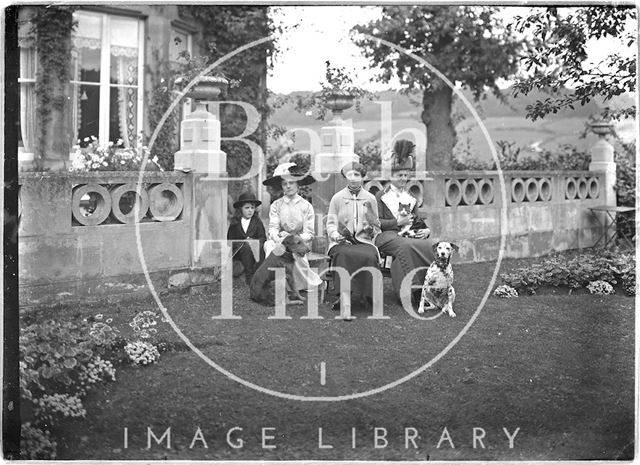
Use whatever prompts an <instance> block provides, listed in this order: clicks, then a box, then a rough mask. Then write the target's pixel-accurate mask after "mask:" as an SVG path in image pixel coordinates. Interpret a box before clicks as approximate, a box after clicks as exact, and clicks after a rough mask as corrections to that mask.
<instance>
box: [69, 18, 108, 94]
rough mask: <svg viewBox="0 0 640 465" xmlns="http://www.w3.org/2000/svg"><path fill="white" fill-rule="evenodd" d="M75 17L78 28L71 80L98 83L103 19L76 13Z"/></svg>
mask: <svg viewBox="0 0 640 465" xmlns="http://www.w3.org/2000/svg"><path fill="white" fill-rule="evenodd" d="M74 16H75V17H76V20H77V21H78V26H77V28H76V32H75V34H74V36H73V49H74V50H73V56H72V63H71V64H72V70H73V75H72V76H71V79H72V80H74V81H84V82H96V83H98V82H100V53H101V50H102V27H103V25H102V18H101V17H100V16H95V15H92V14H88V13H83V12H76V13H75V14H74Z"/></svg>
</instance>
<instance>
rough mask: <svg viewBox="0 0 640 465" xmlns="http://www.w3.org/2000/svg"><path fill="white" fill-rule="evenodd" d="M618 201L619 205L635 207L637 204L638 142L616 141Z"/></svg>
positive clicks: (615, 158) (615, 159)
mask: <svg viewBox="0 0 640 465" xmlns="http://www.w3.org/2000/svg"><path fill="white" fill-rule="evenodd" d="M615 148H616V150H615V152H614V161H615V163H616V184H615V186H614V189H615V190H616V200H617V203H618V205H626V206H631V207H634V206H635V204H636V142H635V141H633V142H629V143H625V142H623V141H621V140H620V139H617V140H616V144H615Z"/></svg>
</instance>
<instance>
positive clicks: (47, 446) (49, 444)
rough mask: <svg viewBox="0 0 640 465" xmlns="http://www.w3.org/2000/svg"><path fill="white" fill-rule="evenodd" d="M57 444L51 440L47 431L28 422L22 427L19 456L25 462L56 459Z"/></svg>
mask: <svg viewBox="0 0 640 465" xmlns="http://www.w3.org/2000/svg"><path fill="white" fill-rule="evenodd" d="M57 446H58V444H57V443H56V442H55V441H52V440H51V433H50V432H49V430H44V431H43V430H42V429H40V428H38V427H36V426H33V425H32V424H31V423H30V422H27V423H25V424H23V425H22V428H21V438H20V455H21V458H22V459H23V460H24V459H27V460H38V459H40V460H47V459H55V458H56V447H57Z"/></svg>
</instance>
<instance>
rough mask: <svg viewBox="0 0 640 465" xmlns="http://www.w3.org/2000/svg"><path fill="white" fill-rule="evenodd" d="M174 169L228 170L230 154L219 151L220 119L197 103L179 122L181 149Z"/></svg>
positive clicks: (198, 170)
mask: <svg viewBox="0 0 640 465" xmlns="http://www.w3.org/2000/svg"><path fill="white" fill-rule="evenodd" d="M174 169H176V170H181V171H194V172H196V173H208V174H209V175H210V176H214V177H215V176H219V175H220V174H225V175H226V173H227V156H226V154H225V153H224V152H223V151H222V150H220V120H218V118H217V117H216V115H214V114H213V113H209V112H208V111H207V109H206V108H205V104H204V102H198V103H197V106H196V109H195V111H193V112H191V113H190V114H189V115H187V116H186V117H185V119H184V120H183V121H182V122H181V123H180V150H179V151H177V152H176V153H175V155H174Z"/></svg>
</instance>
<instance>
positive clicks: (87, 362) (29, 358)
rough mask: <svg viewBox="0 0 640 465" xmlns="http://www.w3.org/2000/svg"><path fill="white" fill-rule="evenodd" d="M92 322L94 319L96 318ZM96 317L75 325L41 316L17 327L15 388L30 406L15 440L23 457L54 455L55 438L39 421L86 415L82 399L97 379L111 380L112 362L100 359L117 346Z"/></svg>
mask: <svg viewBox="0 0 640 465" xmlns="http://www.w3.org/2000/svg"><path fill="white" fill-rule="evenodd" d="M96 320H98V321H96ZM102 320H103V316H102V315H96V317H95V318H93V317H92V318H91V321H87V320H84V321H82V322H80V323H79V324H75V323H71V322H60V321H56V320H52V319H50V320H45V321H42V322H38V323H33V324H30V325H27V326H23V327H21V329H20V363H19V365H20V390H21V394H22V397H23V399H25V400H29V401H30V402H28V403H24V404H23V405H24V406H25V408H26V409H27V411H26V412H25V413H29V410H28V409H29V407H31V408H32V410H31V414H32V416H33V426H32V424H31V423H27V424H25V426H24V429H23V440H22V443H21V448H22V453H23V457H25V458H54V457H55V446H56V444H55V442H52V441H51V440H50V439H49V431H44V432H43V431H42V430H41V429H39V427H40V425H43V424H44V425H47V426H48V427H51V426H57V425H58V423H59V422H61V421H63V420H64V419H66V418H78V417H84V416H85V415H86V410H85V409H84V407H83V405H82V397H84V396H85V395H86V394H87V392H89V391H90V390H91V389H94V388H95V387H97V385H98V383H100V382H104V381H108V380H115V369H114V368H113V364H112V363H111V362H110V361H108V360H104V359H103V358H102V356H101V355H106V354H108V353H110V352H112V351H114V350H116V349H117V347H118V344H120V342H119V336H118V331H117V330H115V329H114V328H112V327H111V326H110V325H109V323H111V320H110V319H106V320H105V321H102Z"/></svg>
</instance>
